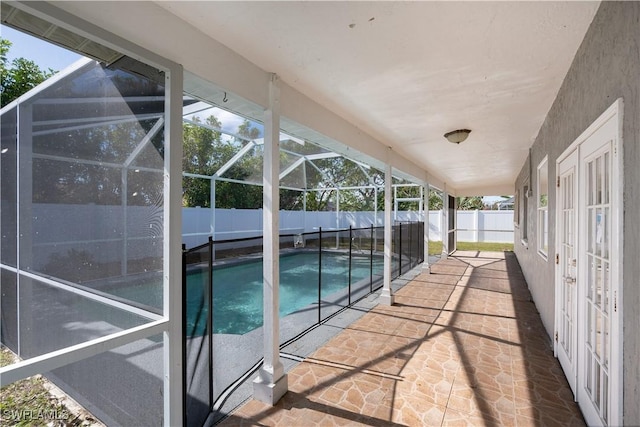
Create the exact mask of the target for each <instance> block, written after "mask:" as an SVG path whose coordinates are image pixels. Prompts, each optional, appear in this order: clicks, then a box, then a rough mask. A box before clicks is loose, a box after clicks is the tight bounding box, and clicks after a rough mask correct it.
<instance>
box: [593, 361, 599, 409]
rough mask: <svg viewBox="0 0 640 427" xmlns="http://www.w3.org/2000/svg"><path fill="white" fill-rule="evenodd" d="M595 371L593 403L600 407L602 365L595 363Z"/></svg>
mask: <svg viewBox="0 0 640 427" xmlns="http://www.w3.org/2000/svg"><path fill="white" fill-rule="evenodd" d="M594 367H595V372H594V373H593V380H594V387H593V403H594V404H595V406H596V408H600V365H599V364H598V362H596V363H595V365H594Z"/></svg>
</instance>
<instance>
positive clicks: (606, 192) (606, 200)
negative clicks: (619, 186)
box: [602, 152, 611, 203]
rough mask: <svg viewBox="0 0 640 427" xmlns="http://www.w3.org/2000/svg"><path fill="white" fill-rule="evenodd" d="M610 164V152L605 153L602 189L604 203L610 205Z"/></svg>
mask: <svg viewBox="0 0 640 427" xmlns="http://www.w3.org/2000/svg"><path fill="white" fill-rule="evenodd" d="M610 162H611V160H610V156H609V152H606V153H604V185H603V188H602V190H603V197H602V203H609V193H610V188H609V184H610V182H611V180H610V178H609V170H610V168H611V166H610V165H609V163H610Z"/></svg>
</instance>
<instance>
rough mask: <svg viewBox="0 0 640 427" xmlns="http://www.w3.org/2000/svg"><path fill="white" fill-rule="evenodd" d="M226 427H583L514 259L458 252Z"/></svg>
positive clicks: (246, 407) (240, 412)
mask: <svg viewBox="0 0 640 427" xmlns="http://www.w3.org/2000/svg"><path fill="white" fill-rule="evenodd" d="M222 425H225V426H235V425H242V426H244V425H258V426H263V425H277V426H333V425H350V426H351V425H367V426H371V425H379V426H395V425H409V426H439V425H443V426H445V425H473V426H482V425H485V426H489V425H506V426H520V425H522V426H583V425H584V420H583V418H582V416H581V414H580V411H579V409H578V407H577V405H576V404H575V403H574V402H573V396H572V394H571V391H570V389H569V385H568V384H567V381H566V379H565V377H564V375H563V373H562V370H561V368H560V365H559V364H558V361H557V360H556V359H555V358H554V357H553V352H552V349H551V347H550V342H549V339H548V336H547V335H546V332H545V331H544V329H543V326H542V323H541V321H540V317H539V315H538V312H537V311H536V308H535V306H534V304H533V303H532V302H531V301H530V294H529V291H528V289H527V286H526V282H525V280H524V277H523V275H522V272H521V270H520V266H519V265H518V262H517V260H516V258H515V256H514V255H513V253H510V252H507V253H495V252H480V253H478V252H456V256H455V257H449V258H448V259H443V260H440V261H439V262H438V263H436V264H435V265H433V266H432V269H431V274H426V273H422V274H420V275H418V276H417V277H416V278H415V279H414V280H412V281H411V282H410V283H409V284H407V285H406V286H404V287H403V288H402V289H400V290H399V291H398V292H397V293H396V303H395V304H394V305H393V306H381V305H378V306H376V307H375V308H374V309H373V310H371V311H370V312H369V313H367V314H365V315H364V316H363V317H361V318H360V319H359V320H357V321H356V322H354V323H353V324H351V325H350V326H349V327H348V328H347V329H345V330H344V331H342V332H341V333H340V334H338V335H336V336H335V337H334V338H332V339H331V340H330V341H329V342H327V343H326V344H325V345H324V346H322V347H321V348H319V349H318V350H317V351H315V353H313V354H311V356H310V357H308V358H306V359H305V360H304V361H303V362H302V363H300V364H298V365H297V366H295V367H294V368H293V369H292V370H291V371H290V372H289V392H288V393H287V394H286V395H285V397H283V399H281V401H280V402H278V404H277V405H276V406H275V407H269V406H267V405H265V404H263V403H261V402H258V401H255V400H251V401H248V402H247V403H246V404H244V405H243V406H241V407H240V408H239V409H238V410H236V411H235V412H234V413H232V414H231V415H230V416H229V417H228V418H227V419H226V420H225V421H224V422H223V424H222Z"/></svg>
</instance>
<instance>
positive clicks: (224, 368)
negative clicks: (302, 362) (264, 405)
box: [182, 222, 425, 426]
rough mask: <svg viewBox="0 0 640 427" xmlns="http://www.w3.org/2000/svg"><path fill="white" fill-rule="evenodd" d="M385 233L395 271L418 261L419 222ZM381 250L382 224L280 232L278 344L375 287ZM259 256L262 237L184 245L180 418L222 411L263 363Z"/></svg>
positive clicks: (202, 418)
mask: <svg viewBox="0 0 640 427" xmlns="http://www.w3.org/2000/svg"><path fill="white" fill-rule="evenodd" d="M392 233H393V240H392V243H393V244H392V278H396V277H398V276H399V275H401V274H403V273H406V272H407V271H408V270H409V269H411V268H413V267H414V266H416V265H418V264H419V263H421V262H422V261H423V260H424V256H425V254H424V223H423V222H405V223H396V224H395V225H394V226H393V232H392ZM383 254H384V228H383V227H374V226H371V227H366V228H352V227H350V228H347V229H339V230H336V229H331V230H323V229H322V228H320V229H318V231H314V232H309V233H302V234H286V235H280V262H279V265H280V345H281V347H282V346H284V345H286V344H289V343H291V342H292V341H294V340H295V339H297V338H298V337H300V336H302V335H303V334H305V333H306V332H307V331H309V330H311V329H312V328H314V327H315V326H317V325H318V324H320V323H322V322H324V321H325V320H327V319H328V318H330V317H332V316H334V315H335V314H336V313H339V312H340V311H341V310H343V309H345V308H346V307H349V306H351V305H352V304H354V303H355V302H357V301H359V300H361V299H362V298H364V297H365V296H367V295H369V294H370V293H372V292H374V291H376V290H378V289H379V288H380V287H382V279H383V269H384V255H383ZM262 255H263V254H262V237H252V238H244V239H234V240H221V241H214V240H212V239H211V238H209V241H208V242H207V243H205V244H203V245H200V246H197V247H195V248H191V249H188V250H187V249H186V248H185V247H184V246H183V263H182V264H183V280H182V282H183V283H182V286H183V360H184V364H183V366H184V372H183V376H184V381H183V384H184V389H183V393H184V423H185V425H189V426H201V425H203V424H204V423H205V422H206V421H207V419H208V417H210V416H212V417H213V421H216V420H217V419H221V418H222V417H224V415H225V414H223V413H221V411H220V408H221V407H222V405H223V404H224V401H225V400H226V399H227V398H228V396H229V395H230V393H231V392H232V391H233V390H234V389H235V388H236V387H237V386H238V384H239V382H240V380H241V379H243V378H247V377H248V376H249V375H250V374H251V373H252V372H253V371H255V370H256V369H257V368H258V367H259V365H260V363H261V360H262V359H261V358H262V352H263V330H262V321H263V319H262V316H263V305H262V304H263V302H262V297H263V283H262V274H263V263H262ZM210 421H211V420H210Z"/></svg>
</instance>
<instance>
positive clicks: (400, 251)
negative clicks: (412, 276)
mask: <svg viewBox="0 0 640 427" xmlns="http://www.w3.org/2000/svg"><path fill="white" fill-rule="evenodd" d="M398 236H399V243H398V246H399V247H400V248H399V249H398V260H399V262H398V277H400V276H402V223H400V227H399V228H398Z"/></svg>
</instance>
